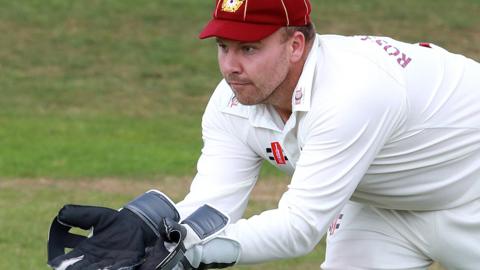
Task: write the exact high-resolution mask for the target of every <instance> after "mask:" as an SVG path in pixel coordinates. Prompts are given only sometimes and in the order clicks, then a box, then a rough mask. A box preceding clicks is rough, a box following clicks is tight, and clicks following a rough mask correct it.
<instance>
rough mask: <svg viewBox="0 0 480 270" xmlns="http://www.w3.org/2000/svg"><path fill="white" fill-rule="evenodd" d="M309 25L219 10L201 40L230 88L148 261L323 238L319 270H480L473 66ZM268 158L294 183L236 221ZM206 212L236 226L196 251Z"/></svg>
mask: <svg viewBox="0 0 480 270" xmlns="http://www.w3.org/2000/svg"><path fill="white" fill-rule="evenodd" d="M310 11H311V7H310V3H309V2H308V1H307V0H304V1H298V0H296V1H295V0H278V1H274V0H262V1H260V0H217V2H216V6H215V10H214V12H213V19H212V20H211V21H210V22H209V24H208V25H207V26H206V27H205V28H204V30H203V31H202V33H201V34H200V37H201V38H208V37H215V38H216V40H217V44H218V61H219V67H220V71H221V73H222V75H223V77H224V80H222V81H221V82H220V84H219V85H218V87H217V88H216V90H215V92H214V93H213V95H212V97H211V99H210V102H209V104H208V106H207V108H206V111H205V114H204V117H203V122H202V128H203V139H204V148H203V150H202V155H201V157H200V159H199V161H198V173H197V175H196V177H195V179H194V180H193V183H192V186H191V190H190V193H189V194H188V195H187V196H186V198H185V199H184V200H183V201H181V202H179V203H177V204H176V205H175V209H176V210H177V211H178V212H179V213H180V216H181V218H175V217H174V216H175V215H173V214H166V213H158V214H157V215H154V216H163V217H165V216H167V217H173V218H172V219H173V221H171V222H170V221H168V220H167V221H165V219H163V220H164V221H163V223H162V224H163V225H162V226H160V227H161V228H160V229H158V228H157V230H160V233H159V234H157V235H159V239H160V240H161V245H159V244H158V243H157V245H156V248H159V249H160V251H159V252H160V253H162V252H164V253H165V252H167V253H168V252H170V251H171V250H172V248H170V249H168V250H167V251H164V250H163V248H164V246H165V245H164V244H163V241H166V242H174V243H183V246H182V250H183V253H185V254H187V255H186V257H187V259H188V264H186V263H185V260H184V261H183V267H184V268H188V267H192V268H190V269H197V268H201V267H204V268H209V267H212V266H213V267H225V266H229V265H232V264H235V263H236V264H249V263H259V262H265V261H270V260H275V259H283V258H289V257H297V256H302V255H304V254H307V253H309V252H310V251H311V250H312V249H313V248H314V247H315V245H317V244H318V242H319V241H320V239H321V238H322V236H323V235H324V234H325V233H327V237H328V238H327V251H326V259H325V262H323V264H322V266H321V267H322V269H426V268H427V267H428V266H429V265H430V264H431V263H432V261H433V260H436V261H439V262H440V263H441V264H443V265H444V266H445V267H447V268H449V269H478V265H480V200H479V197H480V80H479V79H478V76H479V75H480V65H479V64H478V63H476V62H475V61H473V60H471V59H468V58H466V57H464V56H461V55H456V54H452V53H449V52H447V51H446V50H444V49H442V48H439V47H437V46H435V45H433V44H427V43H421V44H407V43H403V42H399V41H396V40H393V39H391V38H387V37H373V36H351V37H344V36H334V35H323V36H322V35H316V34H315V29H314V27H313V25H312V23H311V21H310ZM263 160H267V161H268V162H270V163H271V164H273V165H274V166H276V167H278V168H279V169H280V170H283V171H285V172H288V173H290V174H291V175H292V180H291V183H290V184H289V186H288V190H287V191H286V192H285V193H284V194H283V195H282V197H281V199H280V202H279V205H278V208H277V209H272V210H269V211H265V212H263V213H261V214H260V215H256V216H254V217H251V218H249V219H242V215H243V212H244V210H245V208H246V205H247V201H248V197H249V194H250V191H251V190H252V188H253V186H254V184H255V182H256V181H257V177H258V173H259V170H260V166H261V163H262V161H263ZM143 201H144V199H141V200H134V201H133V203H130V204H128V205H127V206H126V208H127V209H136V208H135V207H132V205H133V206H138V205H142V204H143ZM139 202H140V203H139ZM204 204H209V205H211V206H212V207H214V208H215V209H216V210H217V211H219V213H220V212H221V213H223V216H222V214H219V215H217V216H216V217H218V216H220V217H228V218H229V219H230V224H229V225H226V223H227V222H225V224H223V225H222V226H218V227H219V228H220V227H221V229H211V228H210V230H209V231H208V232H209V233H207V237H205V238H202V237H201V235H202V234H201V233H199V232H198V231H202V230H203V229H204V228H206V227H208V225H206V223H208V222H204V224H201V226H197V225H198V224H199V223H202V222H203V221H204V220H206V219H208V218H205V217H206V216H209V217H210V216H211V215H210V214H204V213H206V212H209V210H208V209H207V210H208V211H206V210H205V209H203V210H201V211H200V212H198V210H197V209H198V208H199V207H200V206H202V205H204ZM150 205H151V204H150ZM139 208H140V209H145V208H146V207H143V208H142V206H141V207H139ZM160 208H161V207H160ZM167 208H168V207H167ZM196 210H197V211H196ZM120 212H122V211H120ZM133 212H135V211H133ZM139 212H142V211H139ZM191 213H194V214H193V215H192V216H193V218H187V219H186V220H185V221H184V222H182V224H178V223H177V222H178V220H180V219H184V218H185V217H187V216H189V215H190V214H191ZM195 213H197V214H195ZM198 213H200V214H198ZM140 216H141V217H142V216H145V214H142V213H140ZM147 216H148V214H147ZM202 220H203V221H202ZM157 223H158V222H157ZM220 223H221V222H218V223H217V222H216V221H215V222H213V223H212V224H220ZM197 227H200V228H202V229H201V230H196V229H195V228H197ZM211 227H214V226H211ZM185 229H186V230H185ZM194 231H195V232H194ZM172 232H176V233H177V234H172ZM172 235H177V236H178V235H180V237H177V238H176V239H171V238H172ZM185 235H186V236H185ZM194 236H195V237H194ZM197 236H199V237H197ZM183 253H182V254H183ZM82 256H83V255H82ZM156 256H157V257H158V258H160V260H158V258H156V259H157V260H156V261H155V257H156ZM165 256H166V255H165V254H164V255H158V253H155V252H152V253H150V255H148V257H147V264H145V265H148V262H149V260H153V261H155V263H154V264H150V265H166V264H168V262H167V263H165V262H166V259H165V258H166V257H165ZM182 256H183V255H182ZM78 258H80V256H78ZM80 260H81V259H80ZM159 261H161V263H160V264H159V263H158V262H159ZM176 262H177V261H175V262H174V263H173V265H174V264H175V263H176ZM186 265H189V266H188V267H185V266H186ZM162 267H163V266H162ZM162 267H160V268H159V269H168V267H164V268H162ZM176 267H180V266H179V265H177V266H176ZM144 268H145V269H149V268H147V267H146V266H145V267H144ZM57 269H60V268H57ZM67 269H70V268H67ZM72 269H73V268H72ZM75 269H76V268H75ZM92 269H94V268H92ZM142 269H143V268H142Z"/></svg>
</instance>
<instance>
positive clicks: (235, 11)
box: [199, 0, 311, 42]
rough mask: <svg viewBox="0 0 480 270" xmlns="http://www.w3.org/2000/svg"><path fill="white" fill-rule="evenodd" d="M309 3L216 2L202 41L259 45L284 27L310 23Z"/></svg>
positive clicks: (296, 0) (303, 0) (297, 0)
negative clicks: (220, 39) (213, 38)
mask: <svg viewBox="0 0 480 270" xmlns="http://www.w3.org/2000/svg"><path fill="white" fill-rule="evenodd" d="M310 11H311V5H310V2H309V0H216V6H215V11H214V12H213V18H212V19H211V20H210V21H209V22H208V24H207V25H206V26H205V28H204V29H203V31H202V32H201V33H200V36H199V37H200V38H201V39H204V38H208V37H220V38H225V39H231V40H237V41H246V42H250V41H259V40H261V39H264V38H266V37H267V36H269V35H271V34H273V32H275V31H277V30H278V29H279V28H280V27H283V26H304V25H307V24H309V23H310Z"/></svg>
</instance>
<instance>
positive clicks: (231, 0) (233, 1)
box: [222, 0, 245, 12]
mask: <svg viewBox="0 0 480 270" xmlns="http://www.w3.org/2000/svg"><path fill="white" fill-rule="evenodd" d="M244 1H245V0H223V4H222V10H223V11H225V12H236V11H237V10H238V9H239V8H240V7H241V6H242V4H243V2H244Z"/></svg>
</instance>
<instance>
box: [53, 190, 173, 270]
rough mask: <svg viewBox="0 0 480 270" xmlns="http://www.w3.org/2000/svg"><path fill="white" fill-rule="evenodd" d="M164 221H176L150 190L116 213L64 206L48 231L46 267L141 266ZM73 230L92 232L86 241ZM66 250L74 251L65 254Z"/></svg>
mask: <svg viewBox="0 0 480 270" xmlns="http://www.w3.org/2000/svg"><path fill="white" fill-rule="evenodd" d="M163 218H169V219H172V220H176V221H178V220H179V219H180V216H179V214H178V212H177V210H176V209H175V206H174V204H173V202H172V201H171V200H170V199H169V198H168V197H167V196H165V195H164V194H162V193H160V192H158V191H155V190H150V191H148V192H146V193H144V194H143V195H141V196H139V197H137V198H136V199H134V200H133V201H131V202H129V203H128V204H126V205H125V206H124V208H123V209H121V210H119V211H116V210H113V209H109V208H104V207H96V206H80V205H65V206H64V207H63V208H62V209H61V210H60V211H59V213H58V215H57V216H56V217H55V219H54V220H53V222H52V226H51V227H50V234H49V240H48V264H49V265H50V266H51V267H52V268H53V269H55V270H64V269H68V270H97V269H98V270H100V269H109V270H120V269H121V270H131V269H134V268H135V267H136V266H138V265H140V264H141V263H143V260H144V257H145V252H146V249H147V248H149V247H151V246H153V245H154V244H155V242H156V241H157V240H158V239H159V236H160V228H159V224H160V222H161V221H162V220H163ZM72 227H79V228H81V229H84V230H89V229H92V231H93V235H92V236H91V237H90V238H86V237H83V236H79V235H74V234H70V233H69V232H68V231H69V230H70V229H71V228H72ZM65 247H69V248H73V250H72V251H70V252H69V253H67V254H65Z"/></svg>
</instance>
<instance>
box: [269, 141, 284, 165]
mask: <svg viewBox="0 0 480 270" xmlns="http://www.w3.org/2000/svg"><path fill="white" fill-rule="evenodd" d="M270 145H271V146H272V154H273V158H274V159H275V162H276V163H277V164H286V163H287V161H286V160H287V159H286V157H285V155H284V154H283V150H282V146H281V145H280V143H279V142H272V143H271V144H270Z"/></svg>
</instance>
